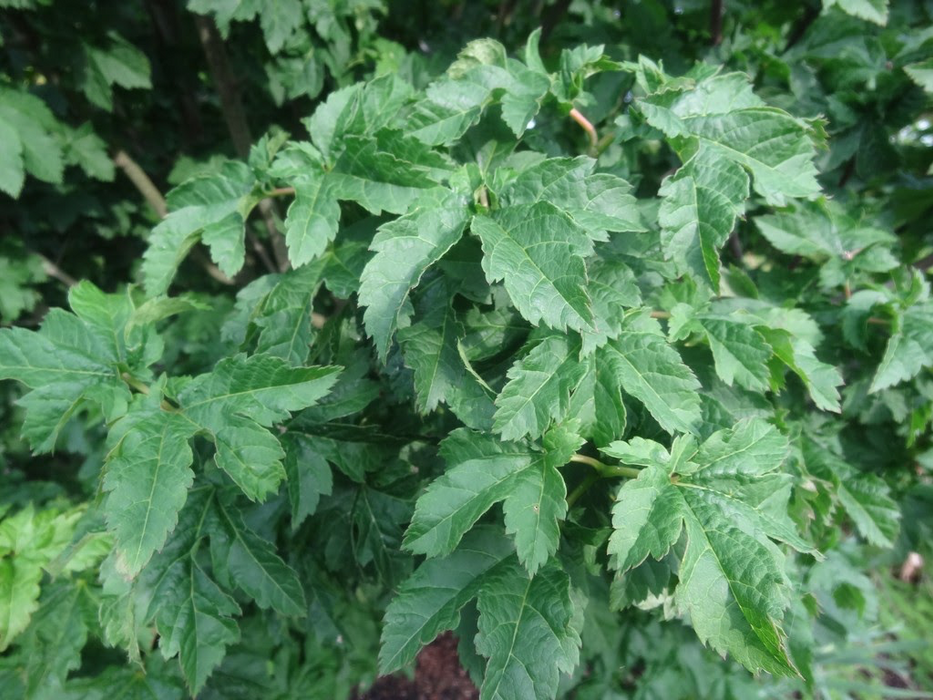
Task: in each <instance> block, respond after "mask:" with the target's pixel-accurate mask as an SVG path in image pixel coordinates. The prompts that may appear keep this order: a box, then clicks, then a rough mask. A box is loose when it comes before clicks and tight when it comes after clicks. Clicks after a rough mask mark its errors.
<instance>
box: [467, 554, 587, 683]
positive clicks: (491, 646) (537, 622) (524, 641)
mask: <svg viewBox="0 0 933 700" xmlns="http://www.w3.org/2000/svg"><path fill="white" fill-rule="evenodd" d="M477 608H478V609H479V634H477V636H476V650H477V651H478V652H479V653H480V654H482V655H483V656H485V657H486V658H487V659H488V661H487V663H486V670H485V674H484V677H483V683H482V685H481V686H480V700H524V699H525V698H535V700H546V699H547V698H553V697H555V695H556V693H557V684H558V681H559V679H560V674H561V672H564V673H570V672H572V671H573V669H574V667H575V666H576V664H577V660H578V659H577V657H578V649H579V646H580V637H579V634H578V632H577V631H576V630H575V629H574V628H573V626H572V624H571V621H572V618H573V615H574V602H573V599H572V597H571V589H570V579H569V577H568V576H567V574H565V573H564V572H563V571H562V570H561V569H560V568H559V567H558V566H557V565H556V564H551V565H548V566H546V567H545V568H543V569H542V570H541V571H540V572H539V573H538V574H537V575H536V576H533V577H532V578H530V579H529V578H528V576H527V575H526V573H525V571H524V570H523V569H522V568H521V567H519V566H518V565H517V564H513V565H511V566H501V567H497V568H496V569H494V570H493V571H491V572H490V573H489V574H488V575H487V576H486V577H485V579H484V581H483V585H482V587H481V588H480V591H479V597H478V599H477Z"/></svg>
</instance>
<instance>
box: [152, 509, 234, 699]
mask: <svg viewBox="0 0 933 700" xmlns="http://www.w3.org/2000/svg"><path fill="white" fill-rule="evenodd" d="M212 504H213V495H212V494H211V493H210V492H205V491H201V492H200V493H198V494H197V495H194V494H192V497H191V498H189V499H188V503H187V505H186V507H185V509H184V510H182V512H181V514H180V515H179V520H178V528H177V530H176V531H175V533H174V535H173V536H172V537H171V538H170V539H169V541H168V543H167V544H166V546H165V548H164V549H163V550H162V551H161V552H160V553H159V554H157V555H156V556H155V557H154V558H153V560H152V562H151V563H150V565H149V566H147V567H146V568H145V569H144V570H143V572H142V574H141V576H140V578H139V581H138V583H137V584H136V590H135V596H136V598H137V601H138V603H137V606H138V614H139V615H140V618H141V619H140V622H141V623H143V624H145V623H148V622H154V623H155V626H156V629H157V630H158V633H159V649H160V651H161V652H162V656H163V657H164V658H165V659H170V658H172V657H173V656H176V655H177V656H178V657H179V660H180V661H181V669H182V673H183V675H184V678H185V682H186V683H187V684H188V688H189V689H190V690H191V693H192V695H196V694H197V693H199V692H200V690H201V688H203V686H204V683H205V682H206V681H207V678H208V676H210V674H211V673H212V672H213V670H214V668H216V666H217V665H218V664H219V663H220V662H221V661H222V660H223V658H224V656H225V655H226V653H227V647H228V646H230V645H231V644H234V643H236V642H237V641H238V640H239V638H240V633H239V629H238V627H237V623H236V621H235V620H234V619H233V618H232V617H231V616H232V615H235V614H238V613H239V612H240V607H239V606H238V605H237V604H236V601H234V600H233V598H231V597H230V596H229V595H227V594H226V593H225V592H224V591H223V590H221V588H220V587H219V586H218V585H217V584H216V583H215V582H214V581H213V580H212V579H211V578H210V577H209V576H208V575H207V573H206V572H205V571H204V569H203V568H202V566H201V564H200V563H199V562H198V560H197V557H196V556H195V555H196V554H197V549H198V547H199V543H200V541H201V539H202V538H203V537H204V536H205V535H206V534H207V532H206V529H205V528H206V527H210V526H211V523H210V522H209V516H210V511H211V508H212Z"/></svg>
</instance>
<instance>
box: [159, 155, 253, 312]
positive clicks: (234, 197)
mask: <svg viewBox="0 0 933 700" xmlns="http://www.w3.org/2000/svg"><path fill="white" fill-rule="evenodd" d="M253 182H254V179H253V174H252V172H251V171H250V169H249V167H248V166H247V165H246V164H245V163H240V162H236V161H230V162H227V163H225V164H224V165H223V167H222V168H221V169H220V171H219V172H218V173H216V174H211V175H200V176H196V177H194V178H192V179H190V180H188V181H186V182H185V183H184V184H182V185H180V186H178V187H176V188H175V189H174V190H172V191H171V192H169V193H168V197H167V204H168V208H169V215H168V216H167V217H166V218H165V219H164V220H163V221H162V223H160V224H159V225H158V226H156V227H155V228H154V229H153V230H152V234H151V235H150V236H149V247H148V248H147V249H146V253H145V255H144V256H143V266H142V270H143V279H144V283H145V286H146V290H147V291H148V292H149V294H150V295H159V294H164V293H165V292H166V291H167V290H168V287H169V285H170V284H171V283H172V278H174V276H175V272H176V271H177V269H178V266H179V265H180V264H181V261H182V260H184V258H185V256H186V255H187V254H188V251H189V250H191V248H192V247H193V246H194V245H195V243H197V242H198V241H199V240H203V241H204V243H206V244H207V246H208V247H209V248H210V251H211V257H212V258H213V259H214V262H216V263H217V266H218V267H219V268H220V269H221V271H222V272H223V273H224V274H225V275H227V276H228V277H232V276H233V275H235V274H236V273H237V272H239V271H240V268H242V267H243V262H244V260H245V255H246V247H245V243H244V237H245V228H244V227H245V221H246V216H247V215H248V214H249V211H250V210H251V209H252V208H253V206H254V205H255V203H256V202H255V200H254V199H252V197H251V196H250V192H251V191H252V189H253Z"/></svg>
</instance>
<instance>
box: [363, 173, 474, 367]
mask: <svg viewBox="0 0 933 700" xmlns="http://www.w3.org/2000/svg"><path fill="white" fill-rule="evenodd" d="M466 205H467V202H466V199H465V198H464V197H462V196H460V195H457V194H454V193H453V192H451V191H449V190H444V189H441V188H437V189H434V190H429V191H428V192H427V193H425V194H424V195H423V196H422V198H421V199H419V200H418V202H417V204H415V206H414V208H413V209H412V211H411V212H410V213H409V214H407V215H405V216H403V217H401V218H399V219H396V220H395V221H392V222H390V223H388V224H385V225H383V226H381V227H380V228H379V232H378V233H377V234H376V237H375V238H374V239H373V243H372V250H374V251H376V255H375V256H373V258H372V260H370V261H369V263H368V264H367V265H366V267H365V268H364V269H363V274H362V275H361V277H360V304H361V305H363V306H365V307H366V312H365V314H364V315H363V321H364V323H365V324H366V331H367V333H369V335H370V336H371V337H372V338H373V341H374V342H375V344H376V349H377V350H378V352H379V356H380V358H381V359H382V360H383V361H385V358H386V355H387V354H388V352H389V345H390V344H391V342H392V336H393V335H394V334H395V331H396V330H397V329H398V328H405V327H407V326H408V324H409V319H410V317H411V313H412V307H411V302H410V301H409V299H408V294H409V292H410V291H411V289H412V288H413V287H416V286H417V285H418V282H420V280H421V276H422V275H423V274H424V273H425V270H427V269H428V268H429V267H430V266H431V265H433V264H434V263H436V262H437V261H438V260H440V259H441V257H442V256H443V255H444V253H446V252H447V251H448V250H450V248H451V247H452V246H453V245H454V243H456V242H457V241H459V240H460V237H461V236H462V235H463V230H464V228H466V225H467V221H468V218H469V211H468V209H467V206H466Z"/></svg>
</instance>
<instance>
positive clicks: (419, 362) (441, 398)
mask: <svg viewBox="0 0 933 700" xmlns="http://www.w3.org/2000/svg"><path fill="white" fill-rule="evenodd" d="M439 287H444V288H443V289H438V288H439ZM435 290H437V291H435ZM424 303H425V304H426V305H428V308H429V311H428V312H427V314H426V315H425V316H424V317H423V318H422V319H420V320H419V321H418V322H417V323H414V324H412V325H411V326H409V327H408V328H403V329H402V330H400V331H399V334H398V339H399V344H400V345H401V346H402V354H403V355H404V357H405V364H406V365H408V367H410V368H411V369H412V371H414V373H415V391H416V393H417V406H418V410H419V411H421V412H422V413H430V412H431V411H433V410H434V409H435V408H437V406H438V404H440V403H443V402H446V401H447V397H448V395H449V394H450V393H451V392H453V391H454V390H455V387H456V386H457V385H458V384H459V383H460V382H461V381H463V376H464V374H465V373H466V370H465V368H464V365H463V361H462V360H461V359H460V353H459V352H458V350H457V340H458V339H459V338H460V336H461V335H462V334H463V327H462V326H461V324H460V322H459V320H458V319H457V314H456V312H455V311H454V309H453V306H452V299H451V298H450V295H449V293H448V290H447V289H446V286H445V285H436V286H435V287H434V288H433V289H432V290H431V292H430V293H429V294H427V295H426V299H425V302H424Z"/></svg>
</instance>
